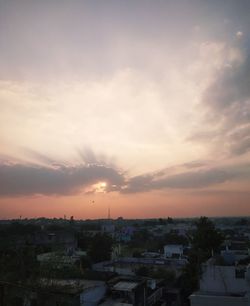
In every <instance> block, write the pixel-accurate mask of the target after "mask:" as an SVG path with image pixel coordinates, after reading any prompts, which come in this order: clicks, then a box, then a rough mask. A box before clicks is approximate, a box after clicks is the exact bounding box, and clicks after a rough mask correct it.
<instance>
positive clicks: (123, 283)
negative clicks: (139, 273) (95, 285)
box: [100, 276, 163, 306]
mask: <svg viewBox="0 0 250 306" xmlns="http://www.w3.org/2000/svg"><path fill="white" fill-rule="evenodd" d="M108 287H109V290H110V295H108V296H107V297H106V299H105V300H104V302H103V303H102V304H100V306H115V305H116V306H117V305H119V306H122V305H123V306H124V305H126V306H128V305H130V306H143V305H147V306H151V305H155V304H156V303H157V302H159V301H160V300H161V299H162V296H163V284H162V282H161V281H156V280H153V279H147V278H145V277H144V278H143V277H133V276H130V277H129V276H127V277H124V276H123V277H121V276H120V277H115V278H113V279H111V280H110V281H109V282H108Z"/></svg>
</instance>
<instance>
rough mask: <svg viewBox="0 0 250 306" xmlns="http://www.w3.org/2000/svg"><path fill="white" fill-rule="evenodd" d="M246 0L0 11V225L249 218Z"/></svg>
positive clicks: (45, 2)
mask: <svg viewBox="0 0 250 306" xmlns="http://www.w3.org/2000/svg"><path fill="white" fill-rule="evenodd" d="M249 29H250V2H249V0H239V1H235V0H216V1H215V0H175V1H172V0H155V1H152V0H133V1H132V0H126V1H124V0H103V1H98V0H71V1H66V0H60V1H58V0H40V1H39V0H38V1H34V0H11V1H9V0H0V219H4V218H18V217H19V216H20V215H22V216H23V217H41V216H45V217H63V216H64V215H67V216H70V215H73V216H74V217H75V218H83V219H87V218H105V217H106V216H107V211H108V207H110V208H111V212H112V215H111V216H112V217H113V218H116V217H119V216H123V217H124V218H158V217H167V216H170V217H192V216H200V215H207V216H244V215H250V203H249V199H250V33H249Z"/></svg>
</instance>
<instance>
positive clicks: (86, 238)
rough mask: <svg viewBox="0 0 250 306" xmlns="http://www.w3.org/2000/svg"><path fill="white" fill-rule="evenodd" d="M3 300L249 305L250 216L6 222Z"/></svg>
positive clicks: (32, 305) (16, 303)
mask: <svg viewBox="0 0 250 306" xmlns="http://www.w3.org/2000/svg"><path fill="white" fill-rule="evenodd" d="M0 235H1V236H0V237H1V238H0V248H1V249H0V305H1V306H4V305H9V306H59V305H61V306H70V305H72V306H83V305H88V306H95V305H101V306H111V305H117V306H118V305H119V306H122V305H126V306H128V305H131V306H132V305H133V306H140V305H141V306H153V305H166V306H168V305H169V306H178V305H191V306H204V305H246V306H247V305H249V293H250V285H249V279H250V266H248V264H249V263H250V252H249V247H250V218H246V217H245V218H213V219H209V218H207V217H200V218H192V219H172V218H170V217H168V218H160V219H130V220H129V219H123V218H122V217H119V218H117V219H111V218H107V219H101V220H74V217H73V216H72V217H71V218H69V219H67V218H66V217H65V218H64V219H56V218H55V219H46V218H38V219H19V220H2V221H1V222H0Z"/></svg>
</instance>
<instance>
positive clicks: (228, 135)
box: [188, 32, 250, 156]
mask: <svg viewBox="0 0 250 306" xmlns="http://www.w3.org/2000/svg"><path fill="white" fill-rule="evenodd" d="M239 33H241V32H239ZM238 35H240V34H238ZM241 36H242V35H241ZM244 39H245V38H244ZM211 45H212V42H211V43H208V44H207V45H206V46H205V47H204V48H205V50H207V51H206V52H208V55H209V56H208V58H207V61H208V62H209V61H211V63H215V65H214V67H213V71H212V70H211V71H210V78H209V79H208V81H207V84H206V86H204V89H203V91H202V93H201V97H200V104H199V105H200V107H201V109H202V110H203V112H204V113H205V116H203V122H202V124H203V127H202V128H200V125H201V122H200V125H199V129H198V132H197V131H194V132H192V133H191V136H190V137H188V141H191V142H198V143H199V142H200V143H202V144H204V143H206V144H209V145H210V146H211V147H212V146H213V147H215V148H216V149H217V151H220V152H221V154H222V153H226V155H227V156H238V155H242V154H245V153H247V152H249V151H250V143H249V135H250V134H249V131H250V128H249V122H250V86H249V84H250V49H249V47H248V46H247V41H245V40H244V41H243V37H242V41H241V42H239V41H228V42H223V43H222V42H220V43H219V42H217V44H216V43H215V42H214V43H213V45H215V46H218V48H217V49H218V50H217V53H215V54H214V53H211V52H210V51H211V50H210V49H211ZM219 46H220V48H219Z"/></svg>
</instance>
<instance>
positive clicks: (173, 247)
mask: <svg viewBox="0 0 250 306" xmlns="http://www.w3.org/2000/svg"><path fill="white" fill-rule="evenodd" d="M183 249H184V247H183V245H181V244H168V245H165V246H164V256H165V257H166V258H171V257H175V258H181V257H182V256H183Z"/></svg>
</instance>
